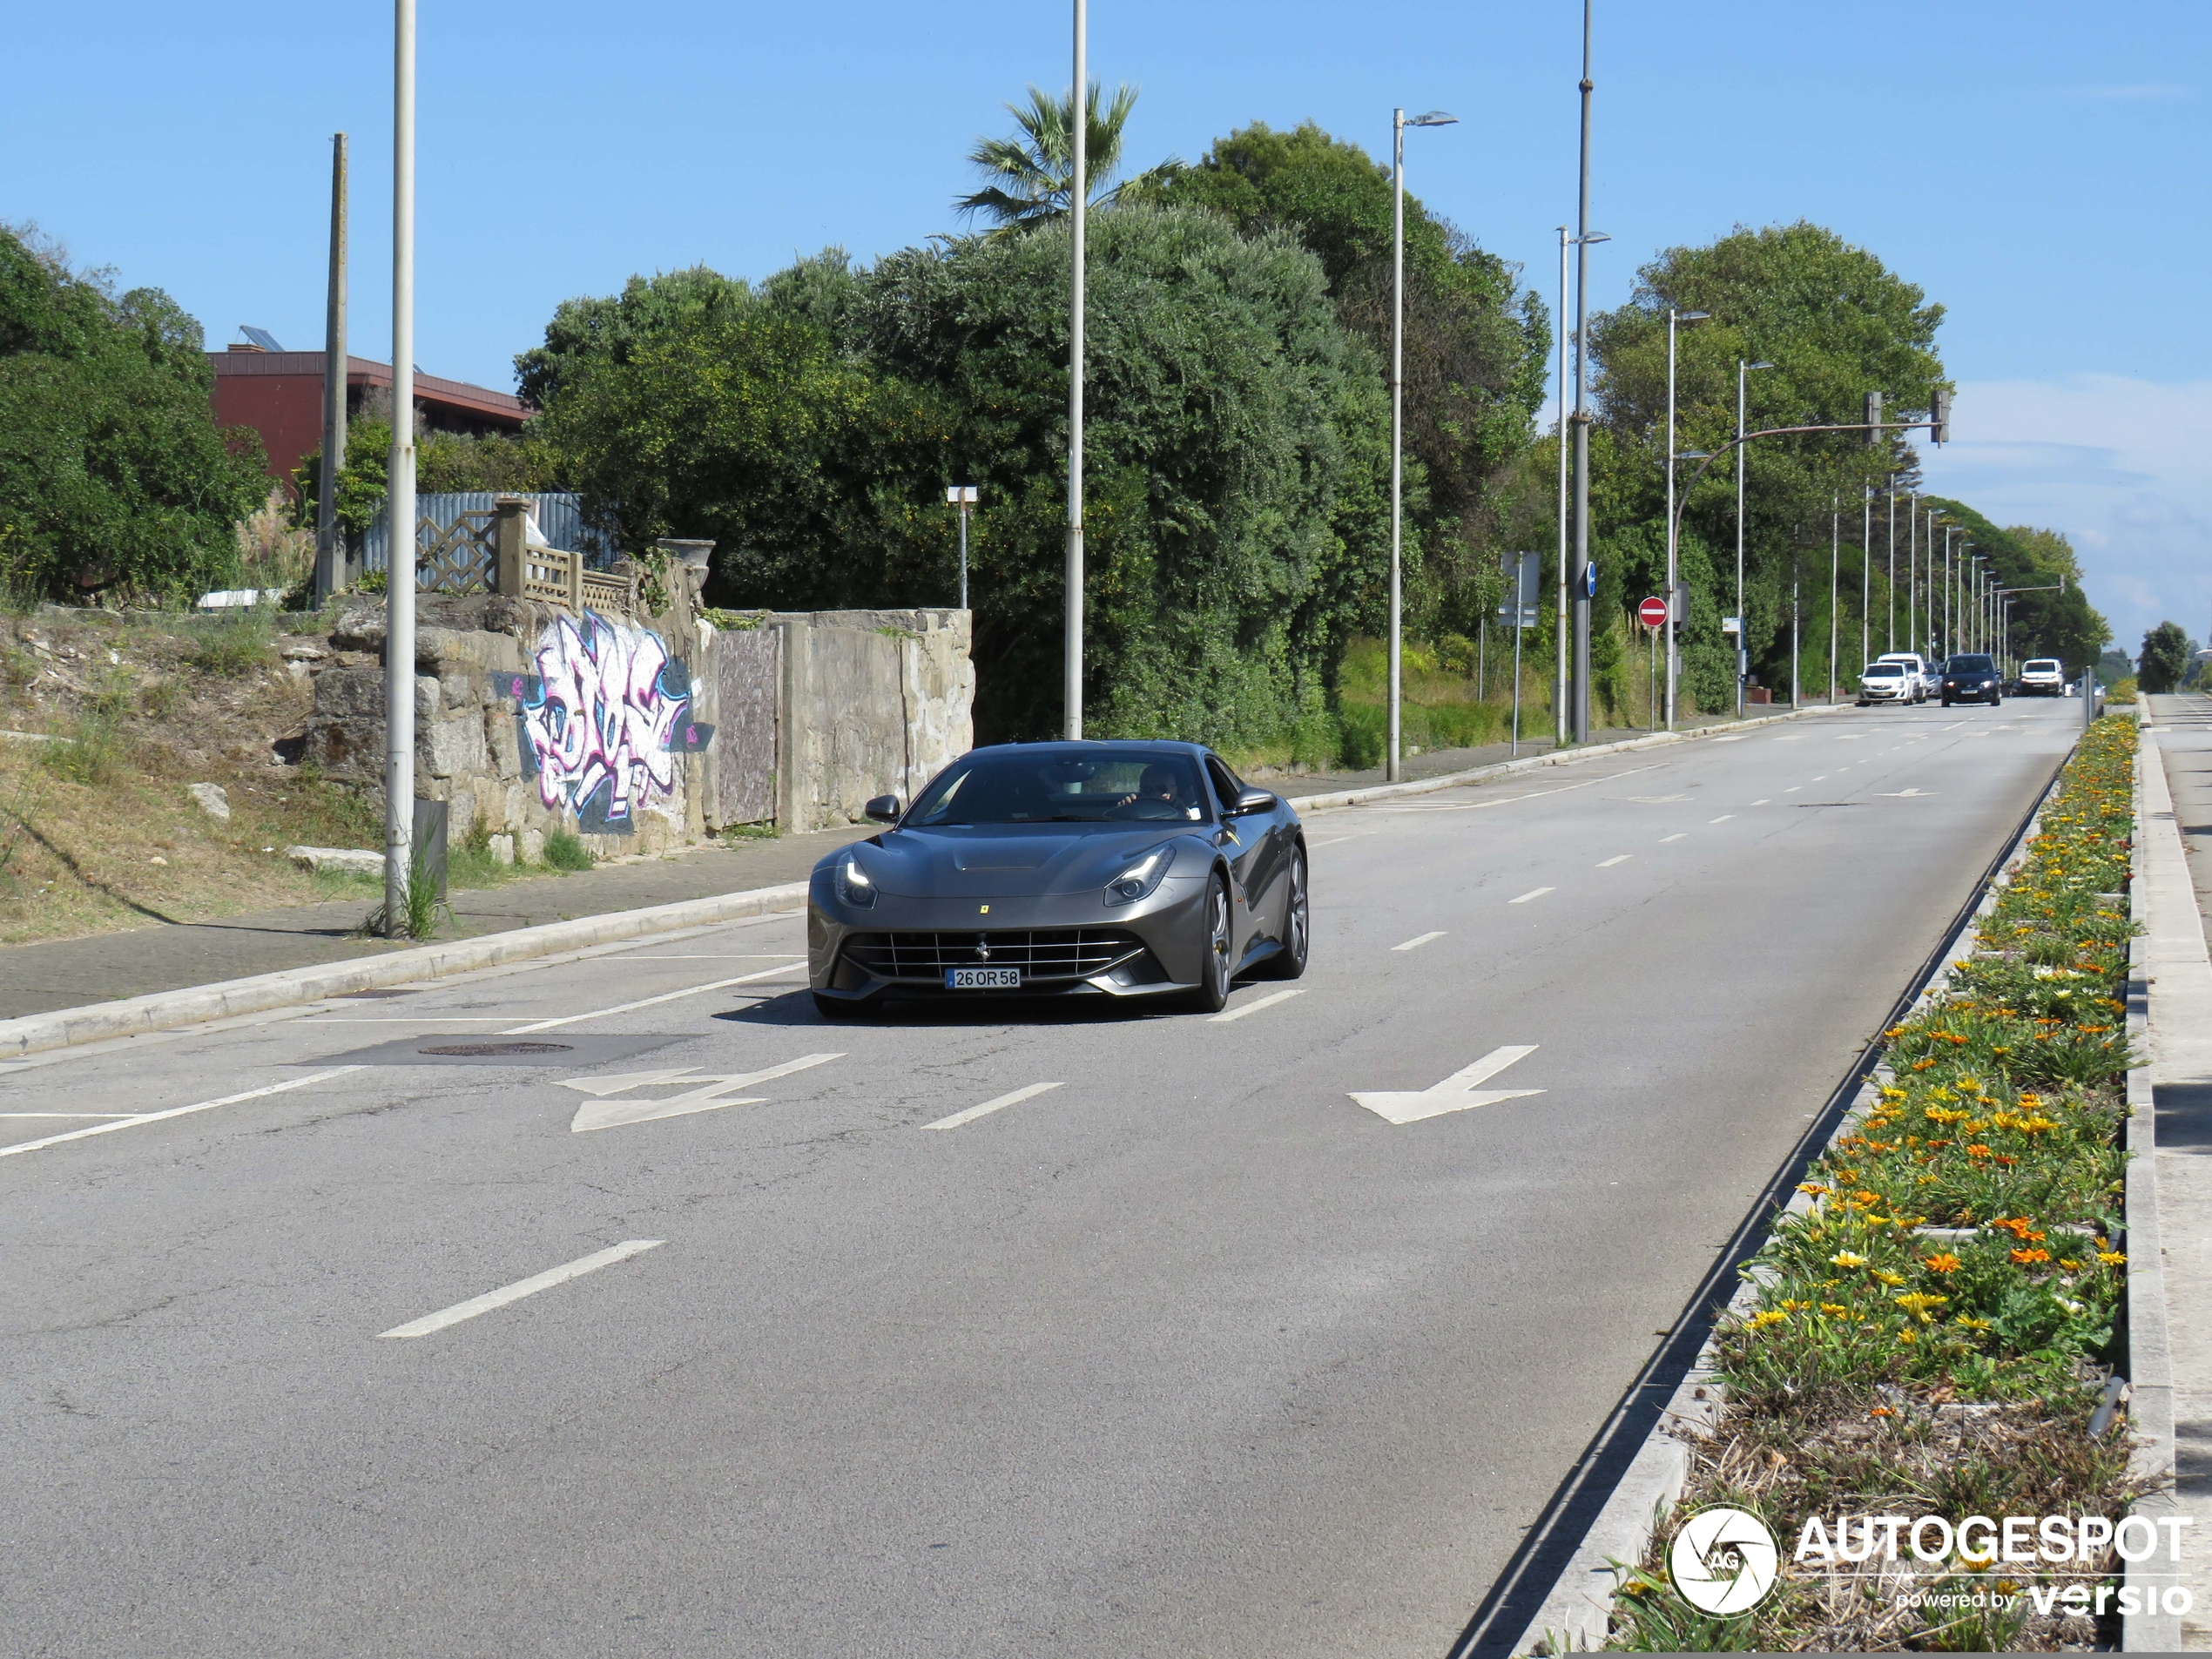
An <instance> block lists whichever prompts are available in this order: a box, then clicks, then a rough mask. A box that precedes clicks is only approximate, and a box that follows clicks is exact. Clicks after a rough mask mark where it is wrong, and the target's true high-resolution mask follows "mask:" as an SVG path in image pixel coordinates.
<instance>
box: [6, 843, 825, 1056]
mask: <svg viewBox="0 0 2212 1659" xmlns="http://www.w3.org/2000/svg"><path fill="white" fill-rule="evenodd" d="M804 903H806V882H804V881H791V882H786V883H785V884H784V885H782V886H780V887H754V888H751V889H749V890H748V891H746V892H743V893H724V894H716V895H714V896H713V897H711V898H706V899H684V900H678V901H677V902H676V903H674V904H664V905H652V906H649V907H646V908H644V909H640V910H612V911H609V912H608V913H607V914H604V915H598V916H578V917H577V918H576V919H575V920H574V921H549V922H544V923H542V924H540V925H539V926H537V927H516V928H514V929H511V930H510V931H509V932H507V933H503V934H485V935H484V936H482V938H479V939H462V940H455V941H454V942H452V943H451V944H446V945H418V946H416V947H415V948H412V949H408V950H395V951H390V952H388V953H386V954H383V955H381V956H363V957H358V958H356V959H354V961H347V962H330V963H326V964H323V965H320V966H318V967H314V968H285V969H282V970H281V971H280V972H278V973H274V974H254V975H253V976H252V977H251V978H248V979H233V980H219V981H216V982H215V983H213V984H211V985H193V986H187V987H185V988H184V989H182V990H175V991H156V992H154V993H152V995H146V996H133V997H127V998H125V999H124V1000H122V1001H115V1002H95V1003H91V1004H90V1005H89V1006H87V1007H84V1008H57V1009H55V1010H54V1011H53V1012H52V1013H51V1014H32V1015H24V1017H23V1018H21V1019H16V1020H0V1058H15V1057H17V1056H19V1055H27V1054H34V1053H37V1051H38V1050H40V1049H62V1048H69V1047H72V1046H74V1045H75V1044H78V1043H80V1042H102V1041H105V1039H107V1038H111V1037H134V1036H140V1035H145V1033H147V1032H150V1031H159V1030H162V1029H165V1028H168V1027H171V1026H179V1025H196V1024H199V1022H202V1021H205V1020H222V1019H229V1018H232V1017H233V1016H235V1015H241V1014H260V1013H264V1012H266V1010H268V1009H270V1008H288V1007H291V1006H292V1005H293V1004H294V1003H299V1002H314V1001H320V999H322V998H323V997H326V996H342V995H345V994H346V993H347V992H348V991H368V990H376V989H380V988H382V987H384V986H388V985H403V984H407V983H408V982H410V981H415V980H425V979H441V978H443V977H445V976H446V975H448V974H461V973H466V972H468V971H469V970H471V969H473V968H496V967H498V966H500V965H501V964H502V963H505V962H513V961H524V960H527V959H528V958H530V957H533V956H550V955H555V954H558V953H560V952H562V951H570V950H583V949H588V948H590V947H592V946H594V945H608V944H615V943H618V942H620V941H623V940H627V939H637V938H642V937H644V936H645V935H647V934H661V933H672V932H675V931H676V930H678V929H679V928H685V927H702V926H706V925H710V924H711V923H714V922H719V921H741V920H743V919H744V918H745V917H748V916H761V915H766V914H769V913H770V912H771V911H777V910H795V909H797V908H798V907H799V906H800V905H802V904H804Z"/></svg>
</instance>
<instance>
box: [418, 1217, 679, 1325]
mask: <svg viewBox="0 0 2212 1659" xmlns="http://www.w3.org/2000/svg"><path fill="white" fill-rule="evenodd" d="M666 1242H667V1241H666V1240H665V1239H661V1238H625V1239H624V1240H623V1241H622V1243H620V1244H610V1245H609V1246H608V1247H607V1248H606V1249H605V1250H595V1251H592V1252H591V1254H590V1255H589V1256H579V1257H577V1258H576V1259H575V1260H574V1261H572V1262H564V1263H563V1264H561V1265H560V1266H558V1267H550V1268H548V1269H546V1271H543V1273H533V1274H531V1275H530V1276H529V1278H518V1279H516V1281H515V1282H514V1283H513V1284H512V1285H502V1286H501V1287H500V1288H499V1289H498V1290H496V1291H485V1292H484V1293H483V1294H482V1296H472V1297H470V1298H469V1299H468V1300H467V1301H466V1302H455V1304H454V1305H452V1306H451V1307H449V1308H441V1309H439V1310H438V1312H435V1313H426V1314H424V1315H423V1316H422V1317H421V1318H419V1319H410V1320H408V1322H407V1323H406V1324H405V1325H394V1326H393V1327H392V1328H391V1329H390V1330H388V1331H379V1332H377V1333H376V1339H377V1340H378V1341H380V1342H381V1341H382V1340H384V1339H386V1338H387V1337H401V1338H405V1337H427V1336H428V1335H430V1334H431V1333H432V1332H436V1331H442V1330H444V1329H445V1328H446V1327H447V1326H448V1325H459V1324H460V1323H461V1322H462V1320H463V1319H473V1318H475V1317H476V1316H477V1315H478V1314H479V1313H489V1312H491V1311H492V1310H493V1309H495V1308H503V1307H505V1306H506V1305H508V1304H509V1302H519V1301H521V1300H522V1299H523V1298H524V1297H526V1296H536V1294H537V1293H538V1292H539V1291H550V1290H551V1289H552V1288H553V1287H554V1286H555V1285H565V1284H567V1283H568V1282H569V1280H570V1279H572V1278H583V1276H584V1275H585V1274H586V1273H596V1272H597V1271H599V1270H600V1269H601V1268H603V1267H612V1266H613V1265H614V1264H616V1263H617V1262H626V1261H628V1260H629V1259H630V1258H631V1257H632V1256H642V1255H644V1253H645V1252H646V1251H649V1250H658V1249H659V1248H660V1247H661V1245H662V1244H665V1243H666Z"/></svg>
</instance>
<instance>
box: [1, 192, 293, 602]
mask: <svg viewBox="0 0 2212 1659" xmlns="http://www.w3.org/2000/svg"><path fill="white" fill-rule="evenodd" d="M208 391H209V375H208V370H207V362H206V357H205V355H204V354H203V352H202V341H201V335H200V329H199V324H198V323H197V322H195V321H194V320H192V318H191V317H189V316H187V315H186V314H185V313H184V312H183V311H182V310H181V309H180V308H179V307H178V306H177V304H176V302H175V301H174V300H171V299H170V298H169V296H168V295H167V294H165V293H162V292H161V291H160V290H159V289H158V288H134V289H132V290H131V291H130V292H129V293H125V294H122V295H121V296H119V297H118V295H117V294H116V293H114V291H113V288H112V287H111V284H110V283H109V281H108V280H107V279H106V276H105V273H72V272H71V270H70V268H69V266H68V263H67V261H66V260H65V258H64V256H62V255H61V254H60V253H59V252H58V251H57V250H54V249H51V248H48V247H44V246H40V245H37V243H36V242H35V241H34V240H33V239H30V237H29V236H27V235H25V234H19V233H15V232H12V231H10V230H7V229H5V228H0V581H3V582H4V583H6V584H7V585H8V586H9V587H10V588H11V589H13V590H17V591H19V592H24V593H36V594H39V595H43V596H44V597H51V598H56V599H63V598H70V597H83V596H84V595H87V594H90V593H93V592H98V591H112V592H116V593H119V594H125V595H129V596H131V597H137V598H140V599H142V600H156V599H159V598H163V597H179V596H184V595H187V594H192V593H196V592H200V591H205V590H206V589H208V588H211V587H219V586H222V585H224V584H225V583H226V579H227V578H228V577H230V576H231V575H233V573H234V572H235V570H236V568H237V563H238V541H237V533H236V526H237V523H238V522H239V520H240V519H242V518H244V517H246V515H247V514H249V513H251V512H253V510H254V509H256V508H258V507H260V505H261V504H262V502H263V501H264V499H265V497H266V494H267V490H268V480H267V478H266V476H265V475H264V474H263V471H262V457H261V447H260V441H259V440H258V439H257V438H256V437H255V436H254V435H253V433H252V432H250V431H246V430H242V429H233V430H230V431H225V430H222V429H219V428H217V426H216V425H215V421H214V417H213V415H212V413H211V411H210V408H209V401H208Z"/></svg>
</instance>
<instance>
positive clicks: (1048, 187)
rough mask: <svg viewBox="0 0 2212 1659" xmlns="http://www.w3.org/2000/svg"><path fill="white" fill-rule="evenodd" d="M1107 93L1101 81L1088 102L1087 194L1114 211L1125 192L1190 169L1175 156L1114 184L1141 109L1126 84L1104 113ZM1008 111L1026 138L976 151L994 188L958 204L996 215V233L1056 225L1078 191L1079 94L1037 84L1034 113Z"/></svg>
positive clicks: (974, 157)
mask: <svg viewBox="0 0 2212 1659" xmlns="http://www.w3.org/2000/svg"><path fill="white" fill-rule="evenodd" d="M1101 91H1102V89H1101V88H1100V86H1099V84H1098V83H1097V82H1096V81H1093V82H1092V83H1091V84H1090V87H1089V92H1088V95H1087V96H1086V98H1085V99H1084V117H1085V125H1086V129H1087V130H1086V132H1085V134H1084V138H1083V151H1084V154H1083V161H1084V168H1083V171H1084V180H1083V182H1084V185H1085V192H1084V193H1085V195H1086V196H1087V197H1088V198H1089V206H1093V207H1110V206H1113V204H1114V201H1115V199H1116V198H1117V197H1119V196H1120V195H1121V193H1122V192H1123V191H1124V190H1128V189H1130V188H1132V187H1137V188H1143V187H1149V186H1151V185H1157V184H1158V183H1160V182H1162V181H1163V180H1164V179H1166V178H1168V177H1169V176H1170V174H1171V173H1173V172H1175V171H1176V170H1177V168H1178V167H1179V166H1181V165H1182V164H1181V163H1180V162H1178V161H1177V160H1176V159H1175V158H1173V157H1172V156H1170V158H1168V159H1167V160H1165V161H1163V162H1162V163H1161V164H1160V165H1158V166H1157V167H1154V168H1152V169H1151V170H1150V172H1143V173H1140V174H1139V175H1138V176H1137V177H1136V178H1135V179H1127V180H1124V181H1123V183H1121V184H1116V183H1114V173H1115V171H1116V168H1118V167H1119V166H1120V165H1121V159H1122V129H1123V127H1124V126H1125V125H1127V124H1128V122H1129V114H1130V111H1131V110H1132V109H1134V108H1135V107H1136V88H1135V87H1134V86H1130V85H1128V84H1126V83H1125V84H1123V85H1121V86H1118V87H1116V88H1115V89H1114V98H1113V101H1112V102H1111V103H1110V104H1109V105H1107V106H1106V108H1105V110H1104V111H1103V112H1102V111H1100V109H1099V107H1098V104H1099V98H1100V94H1101ZM1006 108H1007V112H1008V114H1009V115H1011V116H1013V118H1014V120H1015V125H1017V126H1019V127H1020V128H1021V129H1022V132H1021V136H1020V137H1018V138H985V139H983V140H982V141H981V142H980V143H978V144H977V145H976V146H975V148H974V150H973V151H971V152H969V154H968V159H969V160H970V161H971V162H973V163H974V165H975V166H976V168H977V169H978V170H979V171H980V172H981V173H982V174H983V176H984V178H985V179H988V180H990V182H989V183H988V184H987V185H985V186H984V187H983V188H982V189H981V190H979V191H977V192H975V193H974V195H972V196H962V197H961V198H960V199H959V200H958V201H957V202H955V203H954V206H957V207H958V208H959V210H960V211H961V212H963V213H968V214H975V213H988V214H989V215H990V216H991V218H992V219H995V221H996V222H997V226H996V231H995V234H1008V233H1013V232H1015V231H1020V230H1026V229H1028V227H1029V226H1035V225H1044V224H1049V223H1050V222H1051V221H1052V220H1054V219H1058V218H1060V217H1061V216H1062V215H1063V214H1064V213H1066V212H1067V211H1068V203H1069V198H1070V197H1071V196H1072V195H1073V194H1074V192H1075V173H1076V158H1075V149H1074V128H1075V121H1074V110H1075V94H1074V93H1073V92H1072V91H1070V92H1069V96H1068V97H1066V98H1052V97H1049V96H1048V95H1047V94H1046V93H1045V92H1044V91H1042V90H1040V89H1039V88H1037V87H1035V86H1032V87H1031V88H1030V89H1029V102H1028V107H1027V108H1024V107H1022V105H1016V104H1009V105H1007V106H1006Z"/></svg>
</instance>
